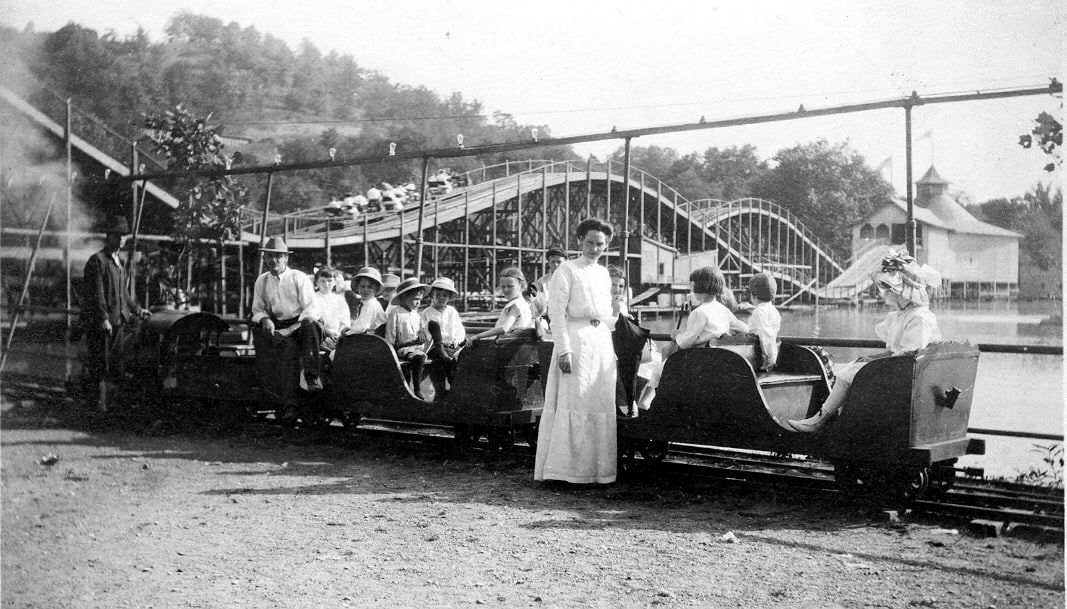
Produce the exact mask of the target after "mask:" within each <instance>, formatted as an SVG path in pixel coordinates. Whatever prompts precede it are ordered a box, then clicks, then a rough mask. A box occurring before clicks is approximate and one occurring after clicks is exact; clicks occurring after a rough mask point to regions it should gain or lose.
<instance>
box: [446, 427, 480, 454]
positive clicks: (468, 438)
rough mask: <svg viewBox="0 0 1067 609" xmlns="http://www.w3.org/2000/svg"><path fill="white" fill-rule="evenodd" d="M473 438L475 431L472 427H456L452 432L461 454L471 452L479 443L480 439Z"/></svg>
mask: <svg viewBox="0 0 1067 609" xmlns="http://www.w3.org/2000/svg"><path fill="white" fill-rule="evenodd" d="M472 436H474V431H473V429H472V428H471V426H470V425H456V427H455V428H454V429H453V430H452V439H453V442H455V444H456V448H457V449H459V450H460V451H461V452H467V451H469V450H470V449H471V447H472V446H474V444H475V443H477V442H478V438H476V437H472Z"/></svg>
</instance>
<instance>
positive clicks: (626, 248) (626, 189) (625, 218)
mask: <svg viewBox="0 0 1067 609" xmlns="http://www.w3.org/2000/svg"><path fill="white" fill-rule="evenodd" d="M622 167H623V170H622V171H623V178H622V202H623V204H622V227H623V228H622V273H623V275H622V279H623V292H624V293H625V292H626V290H628V289H629V288H630V138H626V148H625V151H624V153H623V160H622Z"/></svg>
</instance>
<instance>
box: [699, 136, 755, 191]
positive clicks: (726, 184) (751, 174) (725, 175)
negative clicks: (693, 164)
mask: <svg viewBox="0 0 1067 609" xmlns="http://www.w3.org/2000/svg"><path fill="white" fill-rule="evenodd" d="M765 173H767V162H766V161H764V160H762V159H760V158H759V157H758V156H756V147H755V146H753V145H752V144H745V145H744V146H741V147H740V148H738V147H737V146H730V147H729V148H723V149H722V150H720V149H718V148H708V149H707V150H705V151H704V158H703V170H702V172H701V177H702V178H703V180H704V183H705V184H707V185H708V186H709V187H710V190H709V192H708V194H707V195H706V196H708V197H710V198H713V199H722V200H724V201H732V200H734V199H740V198H742V197H748V196H751V195H752V185H753V184H754V183H755V182H756V181H757V180H759V179H760V178H762V177H763V174H765Z"/></svg>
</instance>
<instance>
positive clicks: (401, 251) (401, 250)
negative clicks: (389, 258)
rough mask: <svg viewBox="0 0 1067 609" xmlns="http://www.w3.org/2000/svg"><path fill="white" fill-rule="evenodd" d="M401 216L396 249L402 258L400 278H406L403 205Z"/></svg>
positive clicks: (400, 261)
mask: <svg viewBox="0 0 1067 609" xmlns="http://www.w3.org/2000/svg"><path fill="white" fill-rule="evenodd" d="M399 218H400V222H399V223H398V226H399V228H398V229H397V231H398V233H399V234H398V235H397V237H398V240H397V242H396V251H397V254H398V256H399V258H400V260H399V267H400V271H399V274H400V278H401V279H403V278H404V208H403V207H401V208H400V214H399Z"/></svg>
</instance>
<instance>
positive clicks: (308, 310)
mask: <svg viewBox="0 0 1067 609" xmlns="http://www.w3.org/2000/svg"><path fill="white" fill-rule="evenodd" d="M270 316H273V317H274V319H277V320H287V319H292V318H293V317H297V316H299V317H300V320H301V321H302V320H305V319H310V320H312V321H317V320H318V319H320V314H319V310H318V303H317V301H316V299H315V286H314V285H312V283H311V278H310V277H308V276H307V275H306V274H304V273H303V272H301V271H298V270H296V269H293V268H288V267H287V268H286V269H285V270H284V271H282V272H281V273H280V274H279V275H278V276H277V277H275V276H274V275H273V274H271V273H270V272H269V271H268V272H266V273H263V274H262V275H260V276H259V277H258V278H257V279H256V286H255V288H254V290H253V292H252V323H255V324H258V323H259V322H261V321H263V319H264V318H265V317H270Z"/></svg>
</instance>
